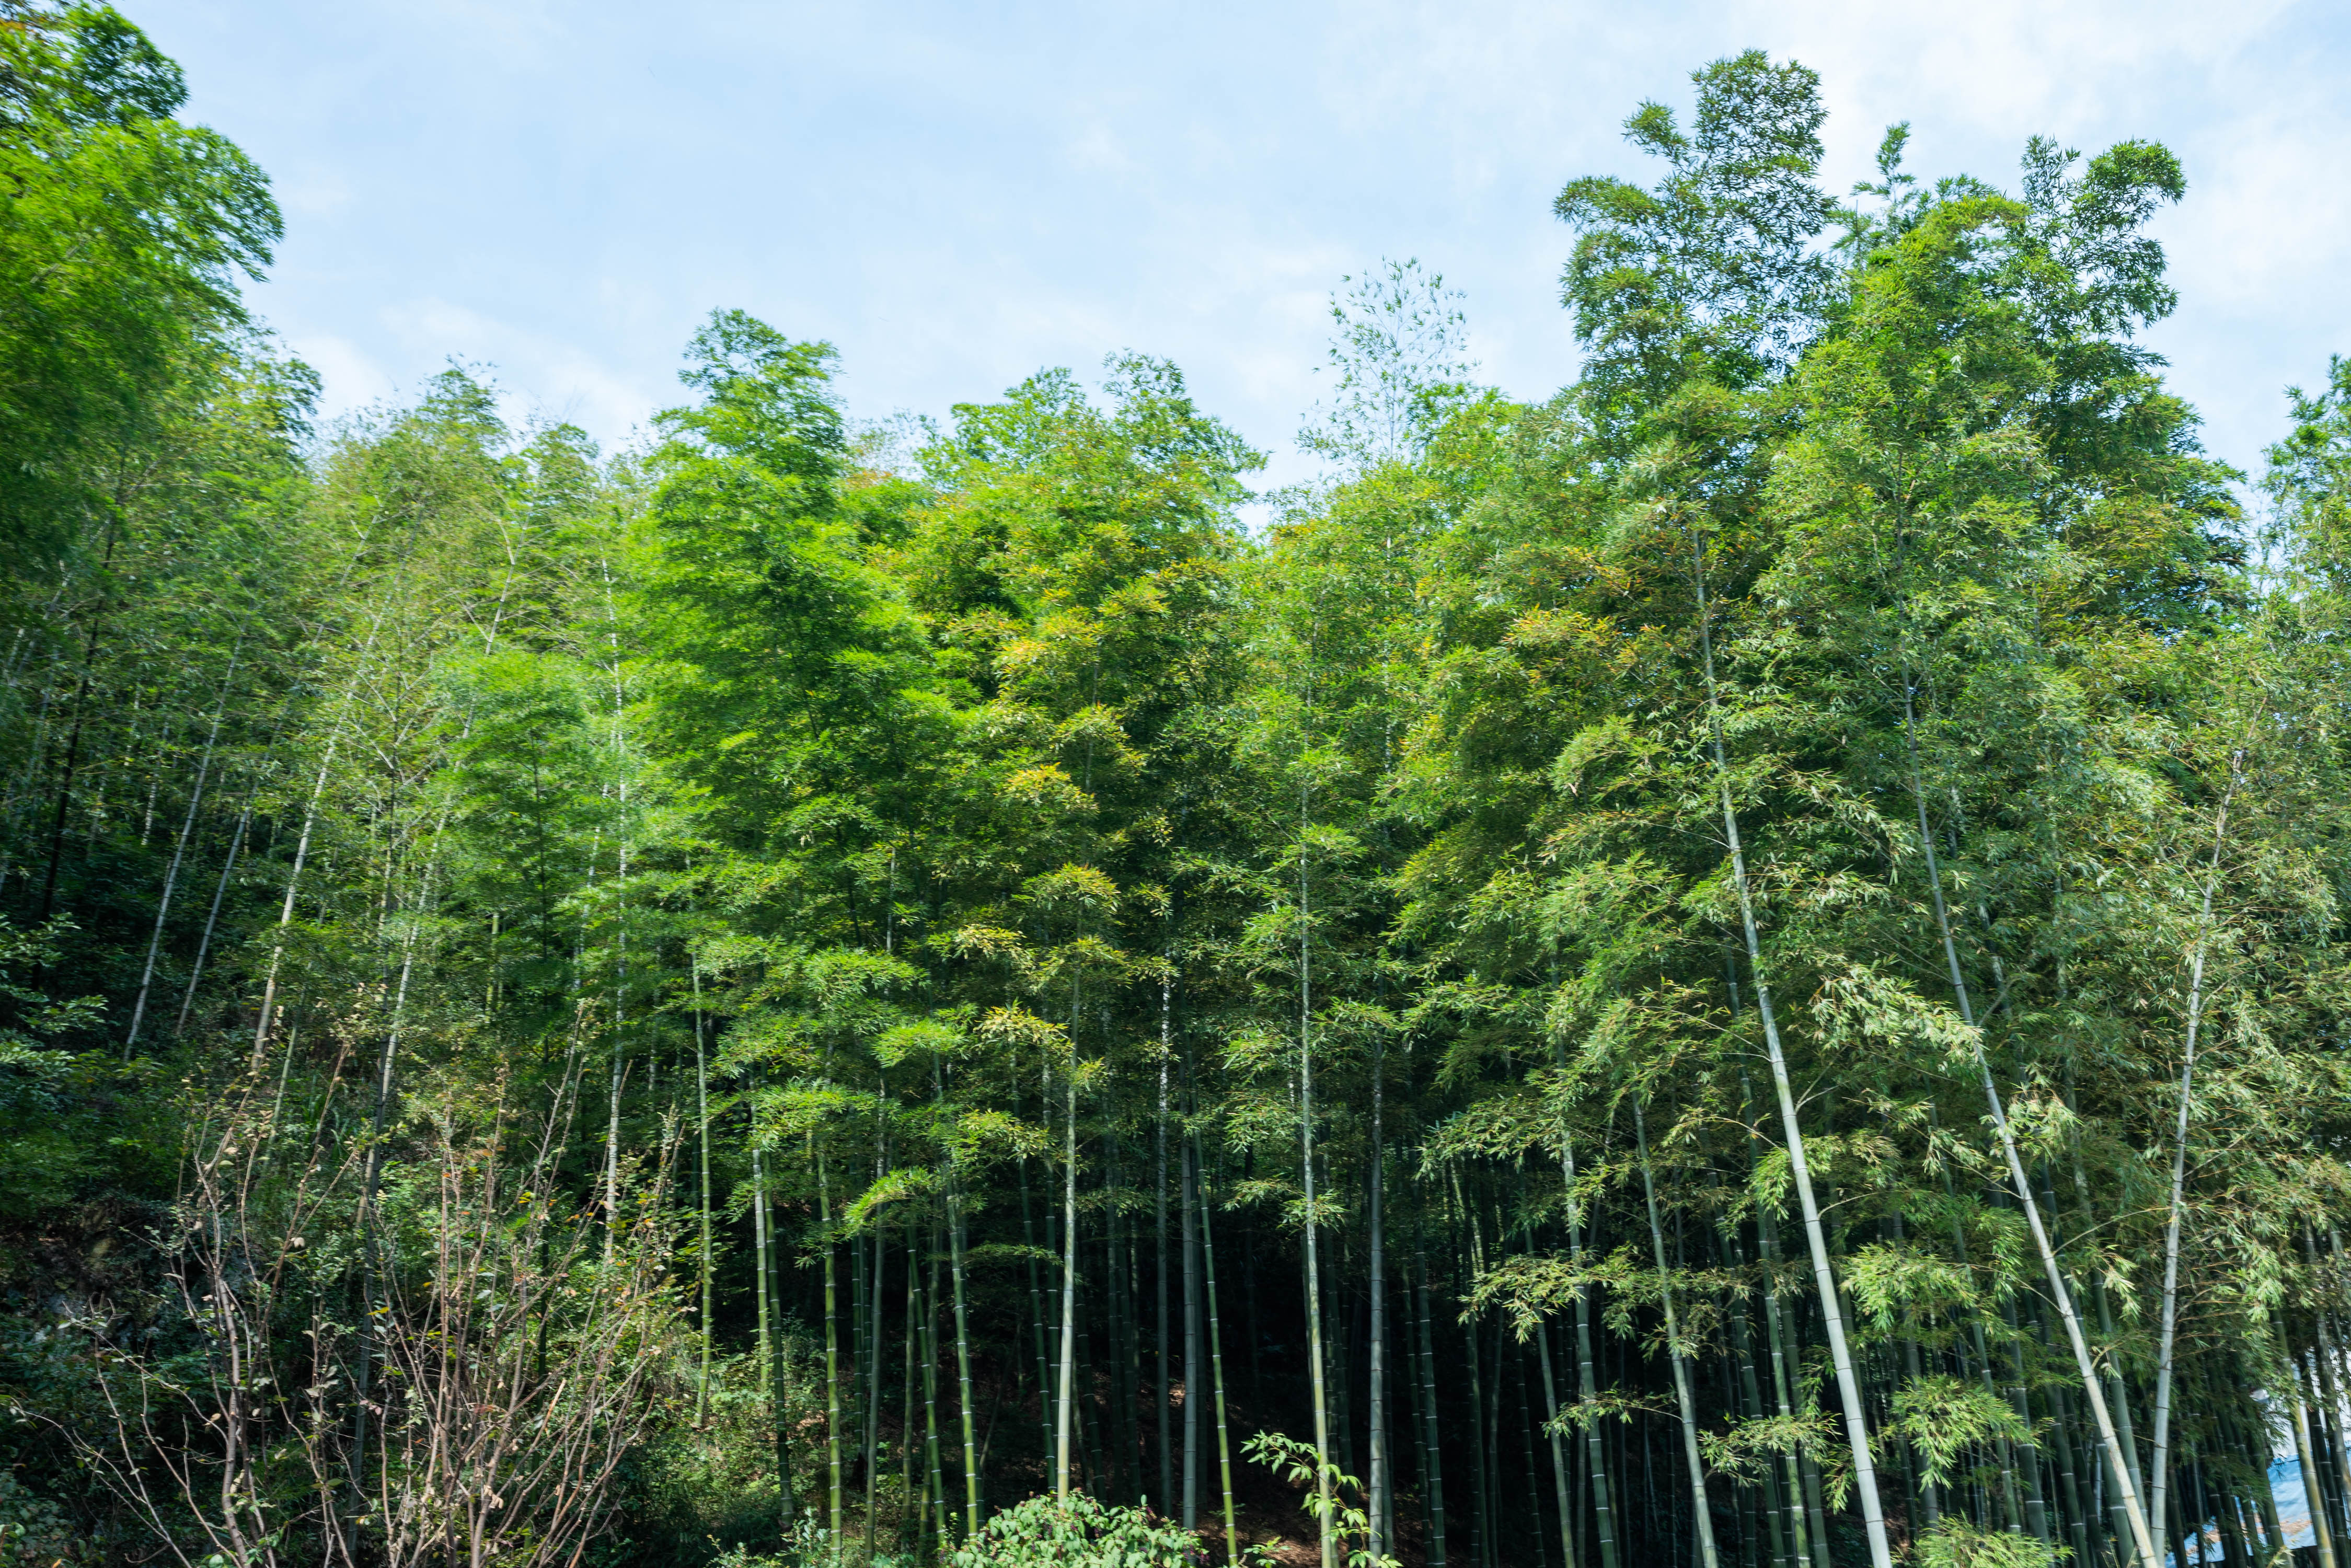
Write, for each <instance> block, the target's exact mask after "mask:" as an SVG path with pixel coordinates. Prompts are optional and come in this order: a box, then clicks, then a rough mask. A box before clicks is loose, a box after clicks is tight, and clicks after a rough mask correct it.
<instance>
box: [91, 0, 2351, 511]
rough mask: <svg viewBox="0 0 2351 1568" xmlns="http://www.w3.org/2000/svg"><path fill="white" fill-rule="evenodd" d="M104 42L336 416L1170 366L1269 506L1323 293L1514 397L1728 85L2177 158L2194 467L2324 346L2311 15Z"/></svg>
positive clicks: (159, 3)
mask: <svg viewBox="0 0 2351 1568" xmlns="http://www.w3.org/2000/svg"><path fill="white" fill-rule="evenodd" d="M120 3H121V4H122V5H124V8H125V9H126V11H127V12H128V13H129V14H130V15H131V16H132V17H133V18H134V19H135V20H137V21H139V22H140V23H141V25H142V26H145V27H146V28H147V29H148V30H149V31H150V32H151V33H152V35H153V36H154V37H155V38H156V40H157V42H158V43H159V44H161V45H162V47H164V48H165V49H166V50H167V51H169V52H170V53H172V54H173V55H174V56H176V57H178V58H179V59H180V60H181V61H182V62H183V64H184V65H185V66H186V67H187V68H188V72H189V76H190V79H191V83H192V86H193V103H192V105H191V112H192V113H193V115H194V116H195V117H196V118H198V119H201V120H204V121H206V122H208V123H210V124H213V125H214V126H217V127H218V128H220V129H221V130H223V131H226V132H227V133H229V134H230V135H231V136H233V137H235V139H236V140H237V141H240V142H242V143H243V144H244V145H245V146H246V149H247V150H248V151H250V152H252V153H254V154H255V155H256V157H257V158H259V159H260V160H261V162H263V164H264V165H265V166H266V168H268V169H269V170H270V172H272V174H273V175H274V176H275V178H276V180H277V188H278V193H279V196H280V199H281V200H282V202H283V203H284V205H285V208H286V213H287V229H288V233H287V242H286V245H285V246H284V249H283V251H282V253H281V256H280V258H279V262H278V266H277V268H276V270H275V271H274V273H273V275H272V277H271V278H270V280H269V281H268V282H267V283H266V284H265V285H263V286H262V287H259V288H258V289H257V290H256V302H257V304H258V306H259V308H260V309H261V310H262V311H263V312H264V313H265V314H266V316H267V318H268V319H270V321H271V322H272V323H273V324H274V325H275V326H276V327H277V329H278V330H279V332H280V333H281V334H282V335H283V336H284V337H285V338H286V339H287V340H289V341H290V342H291V343H292V344H293V345H294V346H295V347H296V348H297V349H298V350H299V351H301V352H302V353H303V354H304V355H306V356H307V357H308V358H309V359H310V360H311V361H312V362H313V363H314V364H316V365H317V366H318V367H319V370H320V371H322V372H323V373H324V375H325V377H326V382H327V389H328V402H329V409H330V410H341V409H347V408H350V407H353V406H356V405H360V404H364V403H366V402H371V401H373V400H376V399H380V398H386V397H394V396H398V395H401V394H402V393H404V392H410V391H413V389H414V388H415V386H416V385H417V383H418V382H420V381H421V380H422V378H423V377H424V376H426V375H428V374H430V373H431V372H432V371H434V370H436V369H438V368H439V367H440V365H441V364H442V363H443V362H444V361H445V360H446V359H447V358H448V357H450V356H453V355H454V356H457V357H459V358H462V359H465V360H467V361H480V362H486V363H488V364H492V365H495V366H496V369H497V373H498V379H499V381H500V383H501V385H502V386H503V387H505V388H506V389H507V392H509V394H511V397H512V398H513V400H514V402H515V405H516V407H517V410H518V411H525V410H536V411H538V412H540V413H545V414H548V415H552V416H557V417H562V418H568V419H571V420H574V421H576V422H578V423H580V424H583V425H585V426H586V427H588V429H589V430H590V432H591V433H592V434H595V435H597V436H598V437H599V438H601V439H603V440H606V441H608V442H609V441H616V440H622V439H625V438H626V437H627V435H628V433H629V432H630V431H631V429H632V427H633V426H635V425H637V424H639V423H641V422H643V420H644V418H645V417H646V416H647V415H648V414H649V413H651V412H652V411H653V410H654V409H656V408H659V407H661V406H663V405H664V403H666V402H672V401H674V400H675V398H676V397H677V395H678V388H677V386H676V382H675V380H674V376H675V371H676V367H677V355H678V350H679V348H680V347H681V345H682V344H683V343H684V340H685V337H686V335H687V334H688V333H689V332H690V331H691V330H692V329H693V328H694V326H695V323H696V321H698V320H699V319H701V318H702V317H704V316H705V315H706V314H707V313H708V312H709V310H710V309H711V308H714V307H716V306H740V307H742V308H747V309H748V310H751V311H752V312H754V313H755V314H757V315H759V316H761V317H763V318H765V319H768V320H769V321H770V322H772V323H774V324H775V325H776V326H777V327H778V328H780V329H784V330H786V331H789V332H790V333H792V334H794V335H796V336H805V337H822V338H827V339H830V340H832V341H833V342H834V343H835V344H837V345H838V346H839V347H840V349H841V353H842V358H843V367H844V370H845V372H846V374H845V377H844V381H843V390H844V392H845V393H846V395H847V397H848V399H849V402H850V406H851V409H852V413H856V414H858V415H861V416H865V417H882V416H886V415H888V414H891V413H894V412H896V411H899V410H911V411H914V412H916V413H932V414H937V413H944V412H945V411H946V408H947V406H948V405H949V404H951V403H953V402H958V401H964V400H970V399H979V398H987V397H989V396H992V395H994V394H995V393H996V392H998V391H1000V390H1001V389H1002V388H1003V387H1005V386H1007V385H1008V384H1010V383H1011V382H1015V381H1017V380H1019V378H1020V377H1021V376H1023V375H1025V374H1027V373H1029V371H1033V370H1036V369H1038V368H1039V367H1040V366H1046V365H1068V366H1071V367H1073V368H1075V369H1077V370H1079V371H1081V373H1088V374H1091V373H1092V372H1093V371H1096V370H1097V369H1098V367H1099V365H1100V363H1101V361H1102V356H1103V355H1104V354H1105V353H1108V352H1110V351H1112V350H1121V349H1134V350H1142V351H1144V352H1148V353H1155V354H1163V355H1166V356H1168V357H1170V358H1172V359H1174V360H1175V361H1177V362H1178V363H1180V364H1181V365H1182V366H1183V367H1184V368H1185V370H1186V372H1187V373H1188V374H1189V375H1190V377H1191V379H1192V383H1193V386H1194V388H1195V391H1196V392H1197V394H1198V395H1199V397H1200V399H1201V401H1202V402H1204V403H1205V404H1206V406H1207V407H1208V408H1209V409H1210V410H1211V411H1213V412H1215V413H1218V414H1220V415H1222V416H1223V417H1224V418H1226V419H1228V421H1230V422H1231V423H1234V424H1236V425H1237V426H1238V427H1239V429H1240V430H1241V431H1242V432H1243V433H1244V434H1247V435H1248V436H1249V437H1250V438H1251V439H1252V440H1253V441H1255V442H1256V443H1257V444H1259V445H1260V446H1262V447H1266V448H1268V449H1270V450H1271V451H1272V452H1274V453H1275V454H1276V458H1275V463H1274V465H1273V467H1272V469H1271V470H1270V474H1269V475H1268V476H1267V478H1268V481H1269V482H1277V481H1282V480H1288V479H1294V478H1298V477H1301V476H1304V475H1305V474H1307V473H1308V472H1310V471H1311V465H1309V463H1308V462H1307V460H1306V459H1304V458H1302V457H1301V456H1299V455H1297V454H1296V453H1295V452H1294V450H1293V449H1292V447H1291V437H1292V435H1293V434H1294V433H1295V431H1296V430H1297V428H1298V426H1299V423H1300V417H1301V413H1303V412H1304V411H1305V410H1306V409H1307V408H1308V407H1309V406H1311V404H1312V403H1313V402H1314V401H1315V398H1316V396H1317V394H1318V391H1319V378H1318V377H1317V376H1316V375H1315V373H1314V371H1315V367H1316V365H1317V364H1318V363H1319V362H1320V361H1321V357H1322V345H1323V340H1324V336H1325V330H1324V329H1325V327H1326V325H1327V319H1326V317H1325V315H1324V303H1325V300H1326V299H1327V298H1328V296H1329V294H1330V293H1331V291H1332V288H1333V287H1336V286H1337V284H1338V281H1339V279H1340V277H1341V275H1343V274H1344V273H1348V272H1352V271H1355V270H1358V269H1361V268H1364V267H1372V266H1375V265H1376V264H1377V262H1378V261H1379V259H1380V258H1381V257H1382V256H1417V257H1419V258H1420V259H1421V260H1422V261H1423V262H1424V263H1425V264H1426V265H1427V266H1429V267H1435V268H1437V269H1438V270H1441V271H1442V272H1443V273H1444V274H1445V275H1446V277H1447V280H1448V281H1449V282H1451V283H1453V284H1455V285H1456V286H1458V287H1460V288H1462V289H1463V290H1464V291H1465V292H1466V294H1467V296H1468V298H1467V301H1466V308H1467V309H1468V316H1469V325H1470V339H1471V346H1472V350H1473V351H1474V352H1475V354H1476V355H1477V357H1478V358H1479V361H1481V363H1482V366H1483V373H1484V375H1485V376H1486V378H1487V379H1489V380H1490V381H1492V382H1495V383H1497V384H1499V386H1501V387H1502V388H1504V389H1505V390H1506V391H1508V392H1512V393H1514V394H1518V395H1521V396H1529V397H1534V396H1541V395H1543V394H1545V393H1547V392H1551V391H1552V390H1554V389H1555V388H1556V387H1558V386H1559V385H1560V384H1561V383H1562V382H1565V381H1567V380H1568V379H1570V378H1571V377H1572V376H1573V372H1574V363H1575V361H1574V353H1573V340H1572V339H1571V337H1570V335H1569V331H1568V323H1567V319H1566V317H1565V315H1564V313H1563V312H1562V310H1561V309H1560V308H1559V307H1558V303H1557V289H1556V277H1557V274H1558V269H1559V265H1560V262H1561V260H1562V257H1563V256H1564V254H1565V250H1566V245H1567V235H1566V234H1565V232H1564V231H1563V230H1562V228H1561V227H1560V226H1559V225H1558V224H1556V223H1555V222H1554V221H1553V220H1552V217H1551V215H1550V202H1551V198H1552V195H1553V194H1554V193H1556V192H1557V191H1558V189H1559V187H1560V185H1561V184H1562V183H1564V182H1565V181H1566V180H1567V179H1569V178H1571V177H1573V176H1574V175H1577V174H1581V173H1588V172H1615V173H1625V174H1633V175H1638V174H1640V173H1641V172H1642V161H1641V160H1639V159H1638V158H1637V157H1635V155H1634V154H1633V153H1632V152H1630V151H1629V150H1628V149H1626V148H1625V146H1624V145H1623V143H1622V142H1621V141H1620V140H1619V137H1618V132H1617V127H1618V125H1619V123H1620V122H1621V120H1623V118H1624V116H1625V114H1626V113H1627V112H1628V111H1629V110H1631V109H1632V108H1633V106H1634V105H1635V103H1636V102H1637V101H1638V100H1639V99H1643V98H1657V99H1664V100H1666V101H1667V102H1672V103H1676V104H1681V103H1686V102H1687V92H1688V81H1687V73H1688V72H1689V70H1690V69H1691V68H1693V67H1694V66H1697V65H1698V64H1700V63H1702V62H1703V61H1705V60H1708V59H1709V58H1713V57H1718V56H1720V55H1724V54H1729V53H1733V52H1736V51H1737V50H1740V49H1742V48H1746V47H1762V48H1765V49H1768V50H1770V51H1771V53H1773V54H1774V55H1775V56H1780V57H1789V56H1792V57H1795V58H1798V59H1801V60H1802V61H1804V62H1805V63H1806V64H1808V65H1810V66H1812V67H1813V68H1815V69H1817V70H1819V71H1820V72H1821V73H1822V76H1823V85H1824V90H1825V93H1826V96H1827V100H1828V103H1829V105H1830V109H1831V120H1830V122H1829V127H1828V131H1827V137H1828V141H1829V147H1830V158H1829V167H1828V173H1829V177H1830V181H1831V183H1832V185H1833V187H1834V188H1835V189H1838V190H1840V191H1841V190H1843V189H1844V188H1846V187H1847V186H1849V185H1850V184H1851V183H1852V182H1853V181H1854V180H1855V179H1857V178H1860V177H1861V176H1862V175H1863V174H1865V172H1867V163H1868V158H1869V155H1870V153H1871V152H1872V151H1873V150H1874V148H1875V146H1876V141H1877V138H1878V136H1879V133H1880V132H1881V131H1882V130H1883V129H1884V127H1885V125H1886V123H1887V122H1888V121H1890V120H1898V119H1907V120H1911V121H1913V122H1914V125H1915V128H1916V130H1915V134H1914V137H1913V140H1912V142H1911V149H1912V151H1911V167H1912V168H1913V169H1914V170H1915V171H1916V172H1918V173H1920V174H1922V175H1925V176H1933V175H1937V174H1942V173H1948V172H1961V171H1964V172H1972V173H1976V174H1978V175H1980V176H1982V177H1985V178H1988V179H1991V180H1993V181H1995V182H1998V183H2003V184H2006V183H2012V177H2013V171H2014V168H2015V162H2016V155H2017V152H2019V150H2020V149H2021V148H2022V144H2023V141H2024V140H2025V138H2026V137H2027V136H2029V135H2031V134H2032V133H2034V132H2036V131H2039V132H2047V133H2050V134H2053V135H2055V136H2058V137H2060V138H2062V139H2064V141H2067V142H2068V143H2069V144H2071V145H2074V146H2078V147H2081V148H2083V149H2085V151H2095V149H2097V148H2100V147H2104V146H2105V145H2107V144H2108V143H2110V142H2112V141H2117V140H2120V139H2123V138H2126V137H2134V136H2139V137H2153V138H2157V139H2159V140H2161V141H2165V142H2167V143H2168V144H2169V145H2170V146H2171V147H2172V148H2173V150H2174V151H2175V152H2179V154H2180V156H2181V158H2182V160H2183V161H2184V162H2185V163H2186V165H2187V169H2188V174H2189V196H2188V199H2187V201H2186V202H2185V203H2184V204H2182V205H2181V206H2180V207H2179V208H2178V209H2176V210H2174V211H2172V212H2169V213H2167V214H2165V216H2164V217H2163V219H2162V220H2161V222H2160V224H2159V225H2158V232H2159V233H2160V234H2161V235H2162V236H2163V238H2164V239H2165V240H2166V242H2167V243H2168V245H2169V246H2170V247H2171V252H2172V256H2173V269H2174V278H2175V281H2176V282H2177V284H2178V285H2179V289H2180V292H2181V296H2182V307H2181V309H2180V312H2179V315H2178V316H2177V317H2176V318H2174V319H2173V320H2171V321H2169V322H2168V323H2166V324H2165V325H2164V326H2163V327H2162V328H2161V329H2159V330H2158V333H2157V335H2156V337H2155V343H2156V346H2157V347H2158V348H2159V349H2160V350H2162V351H2163V352H2165V353H2166V354H2168V356H2170V357H2171V359H2172V361H2173V362H2174V365H2175V367H2176V369H2175V377H2174V379H2175V382H2176V384H2177V385H2178V386H2179V389H2180V390H2181V391H2182V392H2185V393H2186V394H2187V395H2188V396H2189V397H2190V398H2191V399H2193V400H2194V401H2195V402H2197V404H2198V405H2199V407H2200V408H2201V409H2202V411H2203V413H2204V414H2205V417H2206V419H2207V421H2208V442H2209V444H2210V446H2211V447H2212V448H2213V449H2214V450H2215V451H2216V452H2218V453H2219V454H2220V455H2222V456H2225V457H2227V458H2229V459H2231V461H2234V462H2236V463H2238V464H2240V465H2246V466H2252V465H2255V464H2256V463H2257V462H2258V459H2259V455H2260V451H2261V448H2262V444H2264V443H2265V442H2267V441H2269V440H2271V439H2273V438H2274V436H2275V435H2276V434H2278V433H2279V431H2280V429H2281V426H2282V423H2283V406H2284V404H2283V396H2282V392H2281V389H2282V388H2283V386H2284V385H2286V384H2287V383H2288V382H2303V383H2305V384H2312V383H2315V382H2319V381H2320V380H2322V379H2323V377H2324V375H2325V364H2326V357H2327V355H2328V353H2329V352H2330V351H2336V350H2341V351H2346V352H2351V287H2346V284H2347V283H2351V180H2346V170H2351V95H2346V94H2345V93H2344V92H2343V91H2342V90H2341V84H2342V83H2343V82H2344V81H2346V80H2347V79H2351V13H2346V12H2345V11H2344V10H2343V9H2341V8H2340V7H2336V6H2329V5H2320V4H2312V3H2304V4H2299V5H2296V4H2291V3H2282V0H2240V3H2238V4H2236V5H2225V6H2224V5H2212V4H2210V0H2204V3H2197V4H2189V3H2177V0H2138V3H2137V4H2117V3H2110V0H2077V3H2074V4H2067V5H2046V4H2032V3H2030V0H1968V3H1965V4H1942V5H1912V6H1908V7H1897V6H1891V5H1862V4H1857V3H1851V0H1794V3H1784V4H1750V3H1730V0H1719V3H1712V4H1687V5H1632V4H1625V3H1623V0H1617V3H1614V4H1606V3H1597V0H1564V3H1555V4H1551V5H1514V4H1505V3H1499V0H1450V3H1443V4H1428V5H1396V4H1385V3H1383V0H1351V3H1349V4H1344V5H1339V4H1271V3H1267V4H1259V5H1224V4H1195V5H1165V4H1162V5H1149V6H1143V5H1121V4H1108V3H1093V4H1085V5H1078V4H1063V5H1013V4H967V5H930V4H917V3H905V4H897V5H854V4H834V5H801V4H783V3H769V4H752V3H748V0H670V3H669V4H666V5H646V4H643V0H634V3H632V4H627V5H622V4H613V3H609V0H569V3H566V4H556V3H552V0H506V3H502V4H492V3H485V0H332V3H329V4H323V5H322V4H319V3H318V0H309V3H307V4H294V3H290V0H120Z"/></svg>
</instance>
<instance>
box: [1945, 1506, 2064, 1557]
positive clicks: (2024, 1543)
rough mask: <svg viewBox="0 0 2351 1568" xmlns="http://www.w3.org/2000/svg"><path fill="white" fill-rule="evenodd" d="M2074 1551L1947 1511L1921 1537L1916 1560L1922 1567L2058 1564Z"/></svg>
mask: <svg viewBox="0 0 2351 1568" xmlns="http://www.w3.org/2000/svg"><path fill="white" fill-rule="evenodd" d="M2073 1554H2074V1553H2073V1551H2072V1549H2071V1548H2069V1547H2064V1546H2054V1545H2052V1544H2050V1543H2048V1542H2042V1541H2035V1540H2034V1539H2033V1538H2032V1537H2031V1536H2029V1535H2020V1534H2018V1533H2017V1532H2015V1531H2006V1530H1980V1529H1978V1528H1977V1527H1976V1526H1975V1525H1972V1524H1970V1523H1969V1522H1968V1521H1966V1520H1964V1519H1960V1518H1958V1517H1956V1516H1953V1515H1946V1516H1945V1517H1944V1519H1943V1521H1942V1522H1941V1523H1939V1524H1938V1525H1937V1526H1935V1528H1934V1529H1932V1530H1930V1531H1928V1532H1927V1533H1926V1534H1925V1535H1923V1536H1921V1537H1920V1538H1919V1541H1918V1547H1917V1556H1916V1558H1915V1561H1916V1562H1917V1563H1918V1565H1919V1568H2054V1564H2056V1563H2063V1562H2064V1561H2065V1560H2066V1559H2068V1558H2070V1557H2071V1556H2073Z"/></svg>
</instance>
